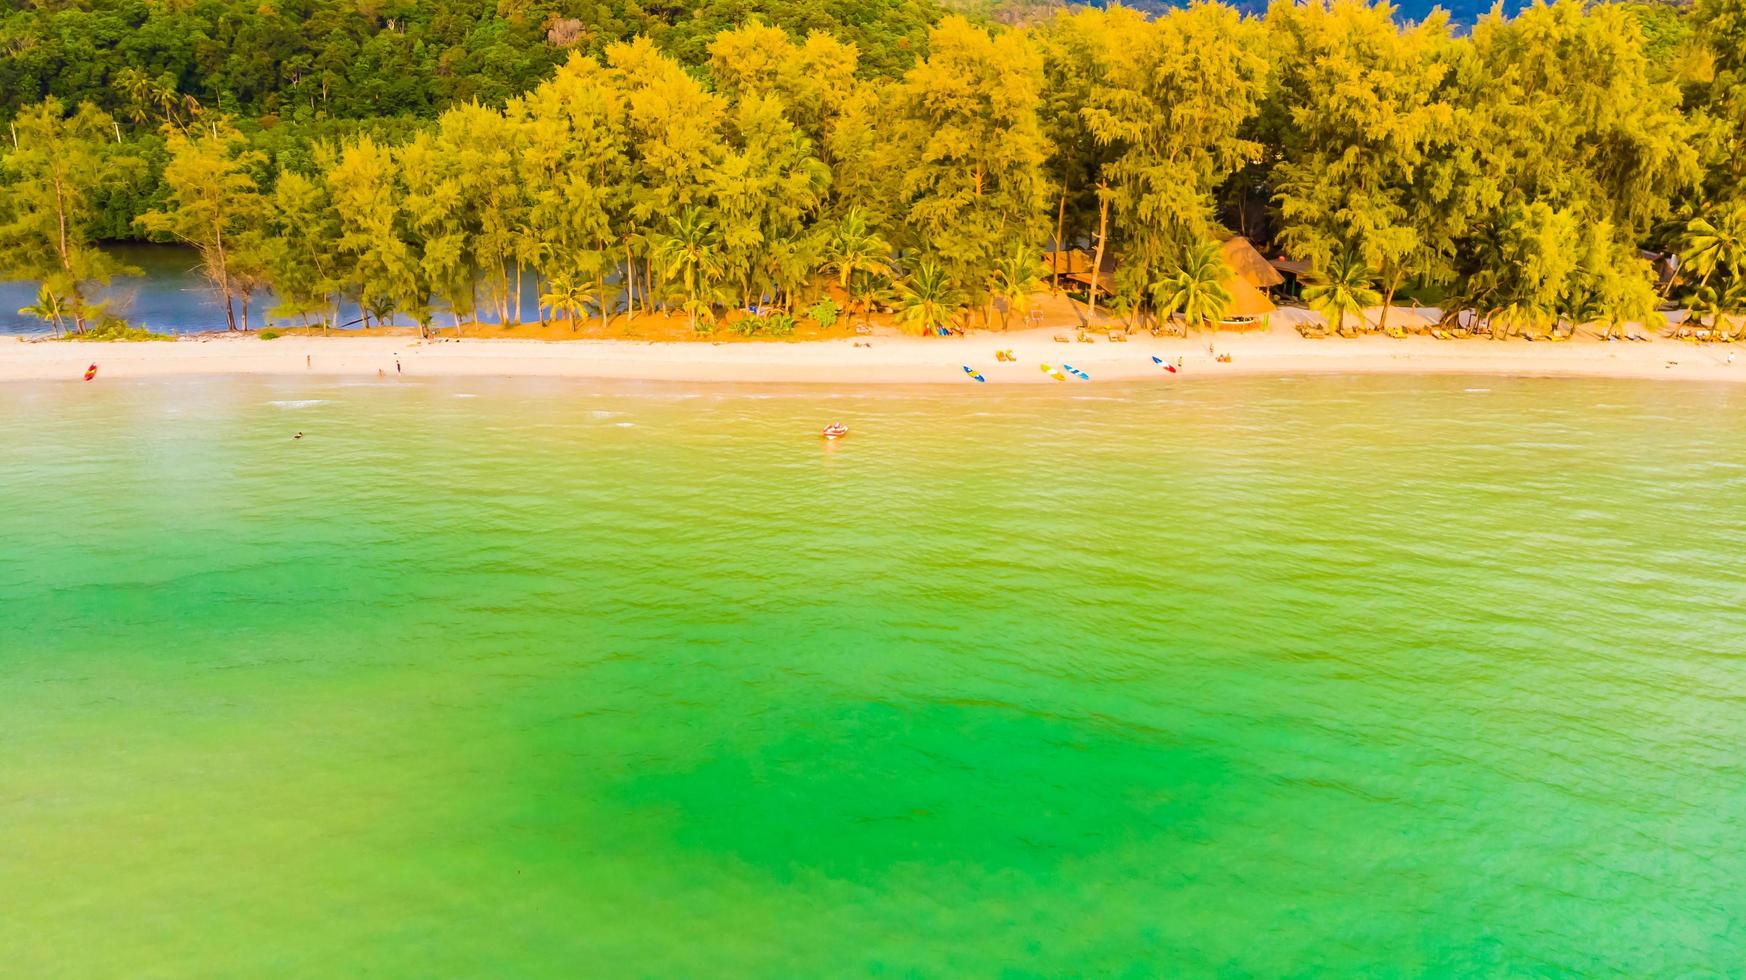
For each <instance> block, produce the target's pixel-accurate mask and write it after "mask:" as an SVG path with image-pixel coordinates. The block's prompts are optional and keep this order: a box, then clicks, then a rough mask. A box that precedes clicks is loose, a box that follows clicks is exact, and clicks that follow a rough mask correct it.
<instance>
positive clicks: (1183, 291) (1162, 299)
mask: <svg viewBox="0 0 1746 980" xmlns="http://www.w3.org/2000/svg"><path fill="white" fill-rule="evenodd" d="M1230 274H1231V269H1230V266H1229V265H1227V264H1226V263H1225V257H1224V254H1223V253H1222V252H1220V251H1219V247H1218V246H1217V245H1215V244H1213V243H1212V242H1209V241H1199V242H1193V243H1191V244H1189V245H1188V246H1187V247H1186V248H1184V249H1183V251H1182V256H1181V260H1180V261H1179V262H1177V264H1176V267H1175V268H1173V269H1171V270H1170V271H1169V272H1168V273H1166V274H1165V275H1164V276H1163V278H1160V279H1158V280H1156V281H1155V282H1153V283H1152V285H1151V288H1150V289H1149V290H1148V291H1149V292H1150V293H1151V296H1152V305H1153V307H1154V309H1156V311H1157V313H1158V317H1159V319H1161V320H1165V321H1168V320H1169V319H1170V318H1171V317H1172V316H1180V317H1181V318H1182V323H1183V330H1184V332H1186V331H1188V330H1190V329H1193V328H1197V327H1202V326H1205V325H1206V324H1209V323H1217V322H1219V320H1220V319H1222V318H1223V317H1224V315H1225V309H1226V308H1227V307H1229V306H1230V304H1231V293H1230V290H1228V289H1226V288H1225V280H1227V279H1229V278H1230Z"/></svg>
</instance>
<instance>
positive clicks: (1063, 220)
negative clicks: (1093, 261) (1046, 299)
mask: <svg viewBox="0 0 1746 980" xmlns="http://www.w3.org/2000/svg"><path fill="white" fill-rule="evenodd" d="M1066 234H1067V175H1066V174H1065V173H1063V174H1062V175H1061V205H1060V208H1059V209H1058V210H1057V211H1056V212H1055V258H1054V261H1053V262H1051V263H1050V266H1051V268H1050V270H1049V271H1050V276H1049V295H1050V296H1054V295H1056V294H1057V293H1059V292H1060V291H1061V261H1062V260H1063V259H1064V258H1065V257H1066V254H1067V243H1066V242H1064V241H1062V236H1064V235H1066Z"/></svg>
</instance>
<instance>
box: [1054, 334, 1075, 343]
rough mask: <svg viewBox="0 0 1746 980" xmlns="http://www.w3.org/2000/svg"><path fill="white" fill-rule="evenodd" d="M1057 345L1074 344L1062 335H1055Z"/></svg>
mask: <svg viewBox="0 0 1746 980" xmlns="http://www.w3.org/2000/svg"><path fill="white" fill-rule="evenodd" d="M1055 343H1057V344H1071V343H1073V341H1071V340H1068V339H1067V338H1066V337H1064V336H1062V335H1061V334H1056V335H1055Z"/></svg>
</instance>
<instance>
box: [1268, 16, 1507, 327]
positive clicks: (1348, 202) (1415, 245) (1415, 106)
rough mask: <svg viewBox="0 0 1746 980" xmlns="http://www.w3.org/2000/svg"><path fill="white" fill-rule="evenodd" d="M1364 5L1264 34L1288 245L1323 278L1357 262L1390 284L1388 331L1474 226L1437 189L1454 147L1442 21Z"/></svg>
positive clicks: (1276, 177) (1283, 21)
mask: <svg viewBox="0 0 1746 980" xmlns="http://www.w3.org/2000/svg"><path fill="white" fill-rule="evenodd" d="M1392 14H1393V11H1392V9H1391V8H1389V7H1388V6H1386V5H1377V6H1371V5H1370V4H1368V3H1366V2H1364V0H1332V2H1324V0H1313V2H1310V3H1305V4H1276V5H1274V6H1273V7H1271V8H1270V9H1269V10H1268V14H1267V26H1268V28H1269V38H1270V40H1271V41H1272V44H1271V46H1270V50H1272V51H1274V52H1277V55H1278V57H1277V63H1278V64H1279V65H1280V76H1281V77H1280V79H1279V83H1278V84H1277V85H1276V86H1274V87H1273V89H1272V91H1273V93H1274V101H1275V103H1276V104H1275V105H1273V106H1271V107H1270V108H1271V110H1272V112H1271V115H1270V117H1269V118H1270V119H1271V121H1272V122H1274V123H1275V125H1276V127H1277V136H1278V139H1279V149H1280V153H1281V159H1280V160H1279V162H1278V164H1277V165H1276V166H1275V167H1274V168H1273V171H1272V183H1273V190H1274V199H1275V201H1276V202H1277V204H1278V207H1279V214H1280V218H1281V221H1282V227H1281V229H1280V239H1281V242H1282V243H1283V244H1284V245H1285V246H1286V248H1288V249H1289V250H1290V251H1291V253H1292V254H1293V255H1294V256H1295V257H1297V258H1300V259H1304V260H1306V261H1308V262H1310V263H1311V265H1312V266H1314V267H1317V268H1326V267H1328V266H1330V265H1331V264H1332V263H1333V262H1334V260H1335V257H1336V256H1337V255H1339V254H1340V253H1342V252H1348V251H1350V252H1355V253H1356V255H1357V257H1358V259H1359V260H1360V261H1361V262H1362V263H1363V264H1364V265H1366V266H1368V267H1370V268H1372V269H1374V270H1376V272H1377V274H1378V276H1379V277H1380V280H1381V283H1380V284H1381V293H1382V304H1383V311H1382V319H1381V321H1380V323H1379V326H1380V327H1382V328H1386V327H1387V317H1388V309H1387V308H1388V305H1389V304H1390V303H1392V302H1393V300H1394V295H1395V292H1396V291H1397V290H1399V289H1400V287H1401V285H1402V283H1403V282H1404V281H1405V280H1406V278H1407V277H1408V276H1409V275H1411V274H1413V273H1415V272H1418V273H1425V272H1428V271H1430V270H1431V269H1432V268H1434V267H1436V266H1437V265H1438V264H1439V259H1440V258H1441V257H1443V256H1447V255H1449V254H1450V253H1452V252H1453V249H1454V242H1455V240H1456V238H1457V237H1459V236H1460V235H1462V234H1463V233H1465V231H1466V228H1467V225H1468V222H1469V221H1470V219H1471V218H1472V217H1473V215H1472V213H1471V209H1469V208H1466V207H1463V206H1461V205H1462V203H1463V201H1462V199H1461V198H1460V196H1459V194H1458V191H1459V189H1460V188H1459V187H1458V185H1456V184H1455V183H1454V182H1452V181H1449V180H1439V179H1436V178H1437V177H1438V176H1439V168H1443V167H1447V166H1449V163H1448V161H1447V160H1446V159H1445V158H1446V157H1447V156H1448V155H1450V154H1452V153H1460V152H1462V148H1461V147H1459V146H1458V145H1457V142H1456V141H1457V138H1458V136H1459V135H1460V134H1459V133H1458V131H1457V128H1456V122H1457V109H1456V107H1455V105H1454V104H1453V103H1452V102H1451V101H1450V99H1449V95H1448V90H1447V89H1446V87H1445V86H1444V85H1443V78H1444V75H1445V74H1446V73H1447V72H1448V71H1449V66H1448V65H1447V64H1445V63H1444V62H1443V60H1442V58H1441V53H1442V51H1443V49H1444V47H1445V46H1446V45H1447V43H1448V41H1449V37H1448V20H1447V17H1446V15H1444V14H1442V13H1441V12H1437V13H1434V14H1433V15H1432V16H1431V17H1429V18H1427V19H1426V20H1424V21H1422V22H1419V23H1416V24H1412V25H1409V26H1405V27H1403V26H1401V25H1398V24H1396V23H1395V21H1394V19H1393V16H1392Z"/></svg>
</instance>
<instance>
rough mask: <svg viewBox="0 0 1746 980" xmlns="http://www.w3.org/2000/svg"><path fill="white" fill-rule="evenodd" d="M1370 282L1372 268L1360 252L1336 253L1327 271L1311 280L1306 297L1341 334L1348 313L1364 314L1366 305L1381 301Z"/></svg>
mask: <svg viewBox="0 0 1746 980" xmlns="http://www.w3.org/2000/svg"><path fill="white" fill-rule="evenodd" d="M1370 283H1371V280H1370V267H1369V266H1367V265H1365V264H1364V262H1363V260H1362V259H1360V258H1359V257H1358V256H1357V254H1356V253H1354V252H1351V251H1344V252H1341V253H1340V254H1338V255H1336V256H1334V258H1333V260H1332V261H1330V262H1329V263H1328V268H1327V270H1326V271H1325V272H1321V273H1317V274H1316V275H1315V276H1314V277H1313V278H1312V279H1311V281H1310V285H1308V286H1306V287H1305V288H1304V291H1303V300H1304V302H1305V303H1308V304H1309V308H1310V309H1312V310H1315V311H1316V312H1317V313H1320V314H1321V315H1322V316H1323V317H1326V318H1327V319H1329V320H1331V321H1333V324H1334V332H1335V333H1339V332H1340V331H1341V330H1343V329H1344V328H1345V326H1346V314H1348V313H1350V314H1352V315H1354V316H1361V315H1362V314H1363V312H1364V308H1365V307H1367V306H1375V305H1376V304H1377V303H1378V302H1381V300H1382V296H1381V294H1379V293H1378V292H1377V291H1376V290H1375V289H1374V288H1373V287H1372V286H1371V284H1370Z"/></svg>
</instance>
